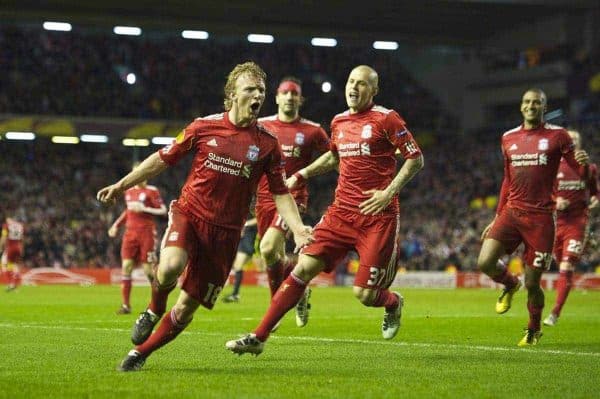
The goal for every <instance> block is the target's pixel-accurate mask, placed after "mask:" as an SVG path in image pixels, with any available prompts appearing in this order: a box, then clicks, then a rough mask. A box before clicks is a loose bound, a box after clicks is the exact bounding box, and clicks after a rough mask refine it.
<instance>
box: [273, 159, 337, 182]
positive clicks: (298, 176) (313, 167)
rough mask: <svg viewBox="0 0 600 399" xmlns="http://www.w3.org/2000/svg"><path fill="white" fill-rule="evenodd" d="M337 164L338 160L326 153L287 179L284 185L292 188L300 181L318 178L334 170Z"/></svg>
mask: <svg viewBox="0 0 600 399" xmlns="http://www.w3.org/2000/svg"><path fill="white" fill-rule="evenodd" d="M339 162H340V159H339V157H338V156H337V155H336V154H334V153H333V152H331V151H327V152H326V153H324V154H323V155H321V156H320V157H319V158H317V159H315V160H314V161H313V162H312V163H311V164H310V165H308V166H307V167H305V168H303V169H300V170H299V171H297V172H296V173H294V174H293V175H292V176H290V177H288V179H287V180H286V182H285V185H286V186H287V187H288V188H294V187H295V186H296V184H298V182H299V181H300V180H306V179H309V178H311V177H313V176H319V175H322V174H324V173H327V172H329V171H332V170H334V169H336V168H337V166H338V164H339Z"/></svg>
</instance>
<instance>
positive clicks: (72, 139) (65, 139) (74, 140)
mask: <svg viewBox="0 0 600 399" xmlns="http://www.w3.org/2000/svg"><path fill="white" fill-rule="evenodd" d="M51 140H52V142H53V143H56V144H79V137H77V136H52V139H51Z"/></svg>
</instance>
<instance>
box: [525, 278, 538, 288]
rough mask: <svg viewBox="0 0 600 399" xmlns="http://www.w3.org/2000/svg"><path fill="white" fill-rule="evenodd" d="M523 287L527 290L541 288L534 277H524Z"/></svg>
mask: <svg viewBox="0 0 600 399" xmlns="http://www.w3.org/2000/svg"><path fill="white" fill-rule="evenodd" d="M525 289H526V290H527V291H539V290H541V289H542V287H541V286H540V282H539V281H538V280H536V279H529V278H525Z"/></svg>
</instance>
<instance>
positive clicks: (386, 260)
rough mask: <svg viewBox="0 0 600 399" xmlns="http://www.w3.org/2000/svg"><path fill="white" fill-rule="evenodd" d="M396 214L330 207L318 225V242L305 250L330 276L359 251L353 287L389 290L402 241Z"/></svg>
mask: <svg viewBox="0 0 600 399" xmlns="http://www.w3.org/2000/svg"><path fill="white" fill-rule="evenodd" d="M399 228H400V223H399V217H398V216H397V215H377V216H371V215H361V214H359V213H354V212H351V211H347V210H344V209H340V208H338V207H336V206H330V207H329V209H327V212H326V213H325V215H324V216H323V218H322V219H321V221H320V222H319V223H318V224H317V225H316V226H315V230H314V238H315V241H314V242H313V243H311V244H309V245H307V246H306V247H304V249H303V250H302V253H303V254H305V255H312V256H316V257H318V258H320V259H322V260H323V261H324V262H325V269H324V271H325V272H327V273H329V272H331V271H332V270H334V269H335V267H336V266H337V265H338V263H339V262H340V261H341V260H343V259H344V257H345V256H346V254H347V253H348V251H350V250H352V249H356V252H357V253H358V256H359V259H360V265H359V268H358V272H357V273H356V276H355V277H354V285H355V286H358V287H362V288H371V289H381V288H388V287H389V286H390V285H391V284H392V282H393V281H394V277H395V276H396V271H397V266H398V262H397V253H398V247H399V244H400V242H399V241H400V240H399Z"/></svg>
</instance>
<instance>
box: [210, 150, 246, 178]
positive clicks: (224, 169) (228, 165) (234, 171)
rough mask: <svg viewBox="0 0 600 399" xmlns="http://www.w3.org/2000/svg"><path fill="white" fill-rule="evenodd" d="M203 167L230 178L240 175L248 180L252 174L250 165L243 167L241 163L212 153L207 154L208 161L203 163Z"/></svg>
mask: <svg viewBox="0 0 600 399" xmlns="http://www.w3.org/2000/svg"><path fill="white" fill-rule="evenodd" d="M204 166H206V167H207V168H210V169H212V170H216V171H217V172H221V173H227V174H229V175H232V176H239V175H240V174H242V175H243V176H244V177H246V178H249V177H250V173H251V172H252V166H251V165H244V163H243V162H242V161H236V160H235V159H231V158H229V157H223V156H221V155H217V154H215V153H212V152H209V153H208V159H207V160H206V161H204Z"/></svg>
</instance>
